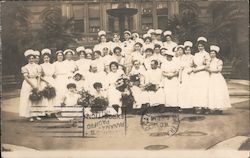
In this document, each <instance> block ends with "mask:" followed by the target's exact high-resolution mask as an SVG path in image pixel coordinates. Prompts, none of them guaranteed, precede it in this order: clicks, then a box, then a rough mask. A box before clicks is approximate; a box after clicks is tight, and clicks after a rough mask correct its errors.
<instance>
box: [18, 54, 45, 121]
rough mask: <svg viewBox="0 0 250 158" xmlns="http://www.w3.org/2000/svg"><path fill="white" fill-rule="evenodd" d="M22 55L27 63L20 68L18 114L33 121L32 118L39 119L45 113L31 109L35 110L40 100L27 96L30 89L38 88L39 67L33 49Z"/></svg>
mask: <svg viewBox="0 0 250 158" xmlns="http://www.w3.org/2000/svg"><path fill="white" fill-rule="evenodd" d="M24 56H25V57H26V59H27V60H28V64H27V65H25V66H23V67H22V68H21V73H22V74H23V77H24V81H23V83H22V87H21V92H20V106H19V116H20V117H26V118H29V120H30V121H34V119H37V120H40V119H41V118H40V117H38V116H41V115H45V114H41V113H39V114H36V113H33V112H32V111H33V110H36V107H35V106H40V105H41V101H38V102H32V101H31V100H30V99H29V96H30V94H31V91H32V90H38V89H40V77H41V69H40V66H39V65H37V64H35V61H34V60H35V54H34V51H33V50H27V51H25V53H24Z"/></svg>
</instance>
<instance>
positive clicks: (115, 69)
mask: <svg viewBox="0 0 250 158" xmlns="http://www.w3.org/2000/svg"><path fill="white" fill-rule="evenodd" d="M110 68H111V71H112V72H116V71H117V69H118V68H117V67H116V65H115V64H112V65H111V67H110Z"/></svg>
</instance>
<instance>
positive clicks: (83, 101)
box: [77, 89, 94, 107]
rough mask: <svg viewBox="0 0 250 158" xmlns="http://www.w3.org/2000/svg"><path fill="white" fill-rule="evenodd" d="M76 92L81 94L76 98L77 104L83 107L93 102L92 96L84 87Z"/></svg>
mask: <svg viewBox="0 0 250 158" xmlns="http://www.w3.org/2000/svg"><path fill="white" fill-rule="evenodd" d="M78 94H80V95H81V98H79V99H78V101H77V104H79V105H81V106H83V107H90V106H91V104H92V102H93V99H94V96H92V95H91V94H90V93H89V92H88V91H85V90H84V89H82V90H81V91H79V92H78Z"/></svg>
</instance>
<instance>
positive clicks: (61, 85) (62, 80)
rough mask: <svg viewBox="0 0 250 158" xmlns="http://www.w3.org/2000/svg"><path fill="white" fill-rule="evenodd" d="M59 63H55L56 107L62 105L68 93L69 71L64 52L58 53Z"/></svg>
mask: <svg viewBox="0 0 250 158" xmlns="http://www.w3.org/2000/svg"><path fill="white" fill-rule="evenodd" d="M56 59H57V61H56V62H54V63H53V65H54V67H55V88H56V105H57V106H59V105H60V104H61V100H62V96H63V95H64V93H65V92H66V82H67V80H68V76H67V71H66V69H65V64H64V62H63V59H64V55H63V51H61V50H59V51H57V52H56Z"/></svg>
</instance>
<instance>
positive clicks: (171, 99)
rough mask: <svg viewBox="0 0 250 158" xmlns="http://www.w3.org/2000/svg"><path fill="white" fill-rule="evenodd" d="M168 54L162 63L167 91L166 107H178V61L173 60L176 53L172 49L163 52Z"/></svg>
mask: <svg viewBox="0 0 250 158" xmlns="http://www.w3.org/2000/svg"><path fill="white" fill-rule="evenodd" d="M163 54H165V56H166V60H165V61H164V62H163V63H162V65H161V69H162V75H163V84H164V93H165V106H166V107H178V89H179V88H178V86H179V83H178V73H179V66H178V63H177V62H176V61H175V60H173V57H174V53H173V52H172V51H168V50H165V51H164V52H163Z"/></svg>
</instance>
